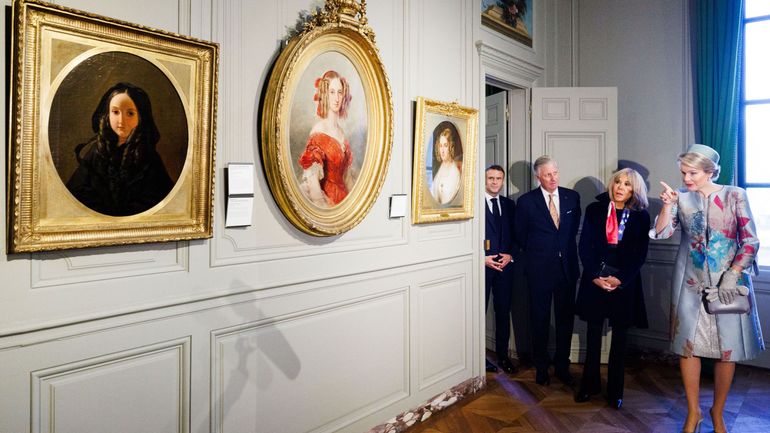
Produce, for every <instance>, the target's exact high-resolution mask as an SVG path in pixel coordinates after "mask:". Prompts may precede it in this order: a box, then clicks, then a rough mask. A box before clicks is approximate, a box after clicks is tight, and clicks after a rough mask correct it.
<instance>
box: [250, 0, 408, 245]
mask: <svg viewBox="0 0 770 433" xmlns="http://www.w3.org/2000/svg"><path fill="white" fill-rule="evenodd" d="M329 71H334V72H335V73H336V74H337V75H338V76H339V78H336V80H337V83H342V81H343V79H344V82H345V84H344V85H342V84H340V86H343V87H342V88H343V90H344V92H343V93H344V95H345V96H348V95H350V97H351V98H350V99H347V100H346V102H345V103H344V106H345V107H346V108H345V109H343V110H342V111H343V112H344V113H345V115H342V114H340V113H341V111H339V109H334V110H332V111H334V119H338V120H337V121H336V127H335V128H333V130H334V131H337V132H338V134H336V135H335V136H336V137H338V138H340V139H341V141H342V143H340V140H338V139H335V140H333V141H331V140H329V139H328V138H329V137H330V136H331V135H328V134H325V133H324V132H318V131H326V129H324V128H325V126H324V125H325V124H324V123H323V121H325V120H328V119H330V118H331V117H332V115H331V114H329V112H328V111H325V112H323V113H325V114H323V113H322V112H321V111H320V108H319V105H320V104H322V102H321V101H320V98H321V97H325V96H319V95H320V94H321V93H322V92H323V90H317V89H323V88H324V87H323V85H321V84H319V83H320V82H321V81H319V80H321V79H322V78H323V77H327V76H330V75H327V73H328V72H329ZM334 79H335V78H330V79H329V80H330V81H329V82H331V81H333V80H334ZM318 86H321V87H318ZM329 86H331V84H329ZM317 98H319V99H317ZM343 99H344V97H343ZM323 104H326V103H323ZM327 105H328V104H327ZM324 106H326V105H324ZM343 131H344V134H342V133H341V132H343ZM318 134H320V135H324V136H326V138H323V140H321V141H320V142H319V139H318ZM313 136H315V138H314V137H313ZM261 137H262V162H263V165H264V169H265V174H266V177H267V181H268V184H269V185H270V190H271V191H272V194H273V197H274V198H275V200H276V202H277V203H278V207H279V208H280V209H281V211H282V212H283V214H284V215H285V216H286V218H287V219H288V220H289V221H290V222H291V223H292V224H293V225H294V226H296V227H297V228H298V229H299V230H301V231H303V232H305V233H307V234H310V235H313V236H332V235H337V234H341V233H344V232H346V231H348V230H350V229H351V228H353V227H355V226H356V225H357V224H358V223H360V222H361V221H362V220H363V219H364V217H366V215H367V213H368V212H369V210H370V209H371V207H372V205H373V204H374V202H375V201H376V200H377V196H378V195H379V192H380V189H381V188H382V184H383V182H384V180H385V176H386V173H387V169H388V164H389V162H390V152H391V147H392V142H393V104H392V101H391V91H390V84H389V83H388V78H387V75H386V74H385V68H384V65H383V64H382V60H381V59H380V56H379V52H378V49H377V46H376V45H375V42H374V32H373V31H372V30H371V28H369V27H368V26H367V19H366V1H365V0H364V1H361V2H360V3H359V2H357V1H355V0H327V1H326V4H325V5H324V8H323V9H320V10H318V11H316V12H315V13H314V14H313V15H311V16H310V17H309V19H308V20H307V22H306V23H305V24H304V29H303V30H302V32H301V33H299V34H297V35H295V36H294V37H292V38H291V39H290V40H289V41H288V42H287V44H286V46H285V48H284V49H283V51H282V52H281V54H280V55H279V56H278V59H277V60H276V62H275V65H274V66H273V70H272V72H271V73H270V79H269V82H268V84H267V90H266V92H265V97H264V100H263V107H262V122H261ZM329 143H333V144H338V145H339V146H340V148H341V152H342V153H343V155H345V158H348V157H349V159H346V160H345V161H346V162H345V163H344V164H343V163H339V164H338V162H339V161H331V162H329V161H330V160H329V159H323V158H327V157H328V158H332V157H331V156H329V154H331V153H333V152H336V151H335V150H333V149H332V148H331V147H325V146H331V145H329ZM311 145H312V146H315V147H313V148H312V149H311ZM318 146H320V147H318ZM321 148H323V149H321ZM342 149H344V150H342ZM308 152H315V153H314V154H313V155H316V156H314V157H315V158H316V164H317V170H318V171H317V172H312V170H311V169H312V165H311V166H310V167H306V166H303V164H304V162H300V159H302V160H303V161H306V159H305V158H309V157H310V156H313V155H310V153H308ZM317 155H321V157H322V158H321V157H319V156H317ZM318 160H321V162H318ZM346 164H347V165H346ZM308 170H311V171H310V178H311V180H308ZM313 173H315V174H313ZM334 176H338V177H339V176H342V177H345V182H344V186H343V185H342V182H341V181H340V180H339V179H336V180H335V179H332V178H333V177H334ZM313 177H315V179H316V182H317V183H316V184H315V185H316V186H317V187H318V188H320V189H319V190H317V192H318V191H320V192H323V194H322V195H320V196H319V195H318V194H316V196H315V197H313V196H312V194H311V193H309V192H308V191H309V190H308V189H304V188H305V187H308V188H309V186H308V185H310V184H311V183H312V178H313ZM321 179H327V182H326V183H325V184H324V185H325V186H324V185H321ZM332 180H334V181H335V182H337V183H335V184H334V185H337V187H335V188H336V189H335V190H334V191H332Z"/></svg>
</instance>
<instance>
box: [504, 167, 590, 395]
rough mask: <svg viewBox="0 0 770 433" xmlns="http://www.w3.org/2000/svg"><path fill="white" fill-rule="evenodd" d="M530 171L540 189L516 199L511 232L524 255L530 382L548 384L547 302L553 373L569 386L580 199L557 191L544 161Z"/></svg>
mask: <svg viewBox="0 0 770 433" xmlns="http://www.w3.org/2000/svg"><path fill="white" fill-rule="evenodd" d="M533 170H534V172H535V176H536V177H537V179H538V181H540V186H539V187H538V188H535V189H533V190H532V191H529V192H528V193H526V194H524V195H522V196H521V197H520V198H519V200H518V209H517V211H516V224H515V227H516V239H517V240H518V242H519V244H520V245H521V248H522V249H523V251H524V260H525V265H524V269H525V274H526V278H527V282H528V285H529V290H530V303H531V313H532V317H531V319H532V348H533V355H534V363H535V368H536V369H537V372H536V376H535V380H536V382H537V383H538V384H540V385H547V384H549V383H550V381H551V380H550V377H549V375H548V367H549V365H550V363H551V360H550V357H549V355H548V333H549V328H550V323H551V302H553V307H554V316H555V322H556V323H555V325H556V352H555V353H554V358H553V364H554V370H555V373H556V377H557V378H558V379H559V380H561V381H562V382H564V383H565V384H567V385H572V384H573V383H574V378H573V377H572V375H571V374H570V372H569V365H570V359H569V354H570V345H571V343H572V327H573V324H574V320H575V317H574V316H575V286H576V282H577V279H578V273H579V270H578V256H577V243H576V240H575V238H576V236H577V231H578V227H579V226H580V214H581V209H580V196H579V195H578V193H577V192H575V191H573V190H571V189H568V188H561V187H559V168H558V166H557V164H556V161H554V160H552V159H551V158H550V157H549V156H541V157H540V158H538V159H537V160H535V163H534V166H533Z"/></svg>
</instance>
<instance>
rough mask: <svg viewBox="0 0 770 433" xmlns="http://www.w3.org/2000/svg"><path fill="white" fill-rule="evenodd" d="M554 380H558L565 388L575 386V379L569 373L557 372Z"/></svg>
mask: <svg viewBox="0 0 770 433" xmlns="http://www.w3.org/2000/svg"><path fill="white" fill-rule="evenodd" d="M556 378H557V379H559V380H560V381H561V383H563V384H565V385H567V386H572V385H574V384H575V378H574V377H572V375H571V374H570V373H569V371H557V372H556Z"/></svg>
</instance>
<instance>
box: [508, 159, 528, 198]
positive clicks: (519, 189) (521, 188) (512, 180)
mask: <svg viewBox="0 0 770 433" xmlns="http://www.w3.org/2000/svg"><path fill="white" fill-rule="evenodd" d="M531 178H532V164H530V163H529V162H526V161H516V162H514V163H513V164H511V165H510V166H509V167H508V182H509V185H510V186H511V188H510V189H509V190H508V198H511V199H514V200H518V198H519V197H521V195H522V194H524V193H525V192H528V191H529V190H530V189H531V186H530V184H529V181H530V179H531Z"/></svg>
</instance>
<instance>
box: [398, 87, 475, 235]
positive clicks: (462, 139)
mask: <svg viewBox="0 0 770 433" xmlns="http://www.w3.org/2000/svg"><path fill="white" fill-rule="evenodd" d="M416 113H417V114H416V120H415V128H414V169H413V171H412V178H413V181H412V223H413V224H424V223H435V222H444V221H452V220H461V219H469V218H473V195H474V194H473V192H474V188H475V183H474V180H475V177H476V142H477V140H478V138H477V137H478V116H479V113H478V110H476V109H475V108H470V107H463V106H460V105H459V104H458V103H457V102H439V101H434V100H431V99H425V98H423V97H418V98H417V107H416ZM442 136H443V137H442ZM442 138H443V141H445V142H447V143H451V144H450V145H448V146H446V148H447V154H446V156H444V155H443V154H440V149H439V150H436V144H437V143H439V142H441V141H442ZM452 147H453V148H454V151H450V150H449V149H450V148H452ZM458 148H459V149H458ZM442 157H443V158H444V159H445V161H444V162H442V161H441V160H440V158H442ZM437 165H438V167H439V168H438V169H435V167H436V166H437ZM434 172H435V175H434V174H433V173H434Z"/></svg>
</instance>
